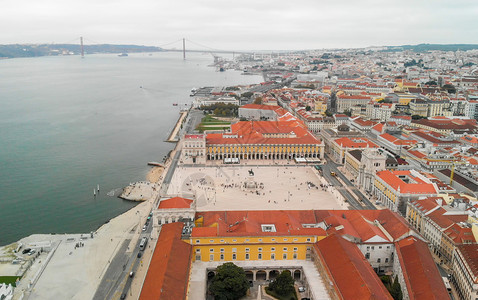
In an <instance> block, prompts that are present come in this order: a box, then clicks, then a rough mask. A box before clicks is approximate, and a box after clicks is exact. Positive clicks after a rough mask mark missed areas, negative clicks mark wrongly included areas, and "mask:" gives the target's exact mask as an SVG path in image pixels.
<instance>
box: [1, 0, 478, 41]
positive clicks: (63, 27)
mask: <svg viewBox="0 0 478 300" xmlns="http://www.w3.org/2000/svg"><path fill="white" fill-rule="evenodd" d="M112 5H114V6H112ZM2 6H3V7H2V11H1V12H0V26H2V27H3V28H10V30H9V31H3V32H2V33H1V34H0V44H15V43H20V44H21V43H34V44H37V43H75V42H76V41H78V40H79V37H80V36H83V37H84V38H85V43H87V44H139V45H149V46H163V45H166V44H168V43H171V42H173V41H178V40H179V39H181V38H183V37H184V38H187V39H188V40H190V41H194V42H196V43H198V44H201V45H205V46H207V47H210V48H213V49H221V50H273V49H275V50H306V49H324V48H362V47H369V46H397V45H407V44H420V43H433V44H462V43H465V44H473V43H478V39H477V38H476V36H478V29H477V27H476V26H474V25H475V23H476V22H475V21H474V17H475V16H476V15H477V13H478V4H477V3H476V2H474V1H467V0H461V1H458V2H454V3H453V4H449V3H448V2H447V1H435V2H434V5H433V6H431V5H429V4H427V3H425V2H424V1H419V2H418V3H417V2H416V1H414V2H412V1H402V2H400V3H385V4H384V3H383V2H379V1H375V0H367V1H362V2H355V1H346V0H343V1H340V2H338V3H335V2H334V3H318V2H314V1H303V2H302V3H295V2H294V3H290V2H286V1H275V2H274V3H273V4H272V3H265V2H262V3H255V2H252V1H246V2H244V1H241V2H235V3H229V2H228V3H224V2H222V1H221V2H220V1H215V0H214V1H207V2H204V1H202V2H201V1H186V2H181V3H177V2H168V3H156V2H153V1H149V0H147V1H142V3H141V4H139V5H138V4H135V5H133V4H131V3H130V2H127V1H120V2H112V1H102V2H101V3H96V2H94V1H91V0H87V1H84V2H81V3H80V2H76V3H67V2H62V1H57V0H47V1H43V2H41V3H39V2H34V1H31V0H23V1H21V2H18V1H12V0H7V1H5V2H4V3H3V5H2ZM171 47H175V48H180V47H181V44H180V43H176V44H174V43H173V44H172V45H171ZM190 47H191V48H193V49H194V45H191V44H190ZM196 48H197V49H200V47H199V46H196Z"/></svg>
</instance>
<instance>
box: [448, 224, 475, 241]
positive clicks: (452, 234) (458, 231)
mask: <svg viewBox="0 0 478 300" xmlns="http://www.w3.org/2000/svg"><path fill="white" fill-rule="evenodd" d="M443 233H444V234H445V235H447V236H448V237H449V238H450V239H451V240H452V241H453V242H454V243H455V245H460V244H470V243H476V240H475V237H474V235H473V232H472V230H471V228H470V227H466V226H465V227H462V226H460V225H459V224H456V223H454V224H453V225H452V226H450V228H448V229H447V230H445V231H444V232H443Z"/></svg>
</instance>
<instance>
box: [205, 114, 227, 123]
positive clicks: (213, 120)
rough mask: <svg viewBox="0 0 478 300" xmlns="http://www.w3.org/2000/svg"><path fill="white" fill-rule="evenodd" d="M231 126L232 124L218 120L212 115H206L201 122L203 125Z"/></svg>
mask: <svg viewBox="0 0 478 300" xmlns="http://www.w3.org/2000/svg"><path fill="white" fill-rule="evenodd" d="M229 124H231V122H227V121H221V120H218V119H216V118H214V117H213V116H211V115H206V116H205V117H204V118H202V120H201V125H229Z"/></svg>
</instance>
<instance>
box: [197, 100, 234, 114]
mask: <svg viewBox="0 0 478 300" xmlns="http://www.w3.org/2000/svg"><path fill="white" fill-rule="evenodd" d="M199 109H201V110H203V111H204V113H205V114H214V115H215V116H218V117H237V116H238V115H239V106H238V105H235V104H231V103H227V104H225V103H215V104H211V105H201V107H200V108H199Z"/></svg>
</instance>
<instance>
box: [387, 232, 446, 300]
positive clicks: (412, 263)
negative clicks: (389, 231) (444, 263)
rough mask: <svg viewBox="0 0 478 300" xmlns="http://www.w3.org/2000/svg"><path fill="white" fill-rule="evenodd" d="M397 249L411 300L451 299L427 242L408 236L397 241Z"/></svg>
mask: <svg viewBox="0 0 478 300" xmlns="http://www.w3.org/2000/svg"><path fill="white" fill-rule="evenodd" d="M395 249H396V251H397V256H398V259H399V261H400V264H401V266H402V272H403V277H404V279H405V282H406V288H407V290H408V295H409V297H410V299H411V300H413V299H417V300H421V299H434V300H438V299H443V300H445V299H446V300H448V299H450V298H449V296H448V292H447V290H446V288H445V285H444V283H443V280H442V278H441V275H440V273H439V272H438V269H437V266H436V265H435V262H434V261H433V258H432V256H431V254H430V251H429V250H428V246H427V244H426V243H425V242H423V241H421V240H419V239H416V238H414V237H408V238H405V239H403V240H401V241H399V242H397V243H396V247H395ZM402 288H404V287H402Z"/></svg>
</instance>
